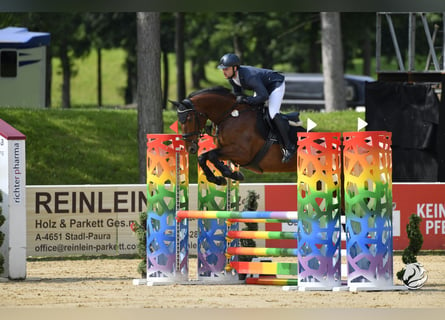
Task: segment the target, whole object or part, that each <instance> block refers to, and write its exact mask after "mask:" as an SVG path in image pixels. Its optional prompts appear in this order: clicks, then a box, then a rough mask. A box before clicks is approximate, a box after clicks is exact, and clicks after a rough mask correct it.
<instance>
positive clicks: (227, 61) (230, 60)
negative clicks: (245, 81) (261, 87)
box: [218, 53, 241, 69]
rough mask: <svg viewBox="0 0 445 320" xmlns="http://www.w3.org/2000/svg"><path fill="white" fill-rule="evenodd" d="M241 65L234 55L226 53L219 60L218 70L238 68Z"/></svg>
mask: <svg viewBox="0 0 445 320" xmlns="http://www.w3.org/2000/svg"><path fill="white" fill-rule="evenodd" d="M240 64H241V62H240V59H239V58H238V56H237V55H236V54H234V53H226V54H225V55H223V56H222V57H221V59H220V60H219V65H218V69H224V68H228V67H234V66H239V65H240Z"/></svg>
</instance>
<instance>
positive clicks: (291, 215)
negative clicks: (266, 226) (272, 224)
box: [177, 210, 298, 222]
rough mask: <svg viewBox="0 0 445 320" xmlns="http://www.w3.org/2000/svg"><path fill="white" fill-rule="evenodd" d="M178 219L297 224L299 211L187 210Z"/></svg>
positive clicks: (180, 212)
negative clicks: (262, 221)
mask: <svg viewBox="0 0 445 320" xmlns="http://www.w3.org/2000/svg"><path fill="white" fill-rule="evenodd" d="M177 218H178V219H185V218H189V219H229V220H231V219H235V220H246V219H249V220H250V219H252V220H255V221H256V220H259V219H265V220H269V219H271V220H274V221H278V222H280V221H282V222H287V221H290V222H297V221H298V212H297V211H217V210H209V211H199V210H185V211H178V212H177Z"/></svg>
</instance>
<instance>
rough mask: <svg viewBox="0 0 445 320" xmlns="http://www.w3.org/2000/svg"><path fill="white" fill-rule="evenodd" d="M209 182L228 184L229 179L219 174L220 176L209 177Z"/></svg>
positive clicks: (220, 184) (221, 184)
mask: <svg viewBox="0 0 445 320" xmlns="http://www.w3.org/2000/svg"><path fill="white" fill-rule="evenodd" d="M207 181H208V182H211V183H214V184H216V185H218V186H225V185H227V181H226V179H225V178H224V177H221V176H218V177H211V178H207Z"/></svg>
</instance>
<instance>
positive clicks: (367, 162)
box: [343, 131, 393, 290]
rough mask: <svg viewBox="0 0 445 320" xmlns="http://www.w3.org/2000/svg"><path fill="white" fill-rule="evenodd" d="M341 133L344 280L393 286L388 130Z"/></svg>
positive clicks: (357, 285) (351, 283) (357, 284)
mask: <svg viewBox="0 0 445 320" xmlns="http://www.w3.org/2000/svg"><path fill="white" fill-rule="evenodd" d="M343 138H344V141H343V144H344V151H343V157H344V188H345V215H346V250H347V261H348V286H349V287H353V288H360V287H365V288H375V289H378V290H380V289H386V288H388V289H392V288H393V247H392V151H391V133H390V132H384V131H367V132H345V133H344V134H343Z"/></svg>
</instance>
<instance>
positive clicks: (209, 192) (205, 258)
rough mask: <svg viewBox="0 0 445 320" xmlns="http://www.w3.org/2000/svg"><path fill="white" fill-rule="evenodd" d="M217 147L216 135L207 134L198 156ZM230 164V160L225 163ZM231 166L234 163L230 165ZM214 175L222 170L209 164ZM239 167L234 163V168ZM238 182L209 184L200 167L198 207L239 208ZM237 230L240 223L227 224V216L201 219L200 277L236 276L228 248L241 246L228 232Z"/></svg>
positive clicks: (225, 209) (201, 208)
mask: <svg viewBox="0 0 445 320" xmlns="http://www.w3.org/2000/svg"><path fill="white" fill-rule="evenodd" d="M214 148H215V144H214V141H213V138H212V137H211V136H209V135H204V136H203V137H201V139H200V140H199V150H198V155H201V154H202V153H204V152H207V151H209V150H211V149H214ZM226 164H227V163H226ZM229 165H231V164H229ZM209 168H210V170H213V172H214V174H215V175H220V174H219V171H217V170H216V168H215V167H214V166H213V164H209ZM233 169H236V168H234V166H233V167H232V170H233ZM238 208H239V182H238V181H234V180H230V179H228V181H227V185H225V186H217V185H215V184H213V183H209V182H208V181H207V179H206V177H205V174H204V172H203V170H202V169H201V168H200V167H199V169H198V210H200V211H208V210H223V211H230V210H238ZM229 230H238V223H232V224H230V225H229V224H227V220H225V219H218V218H216V219H198V249H197V251H198V252H197V253H198V268H197V269H198V280H204V281H205V280H212V281H218V280H220V281H225V282H227V281H232V280H237V279H238V278H237V275H236V274H235V273H234V272H232V270H231V269H230V268H229V264H230V260H229V259H227V257H226V252H227V248H228V247H230V246H238V242H237V241H228V239H227V231H229Z"/></svg>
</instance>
